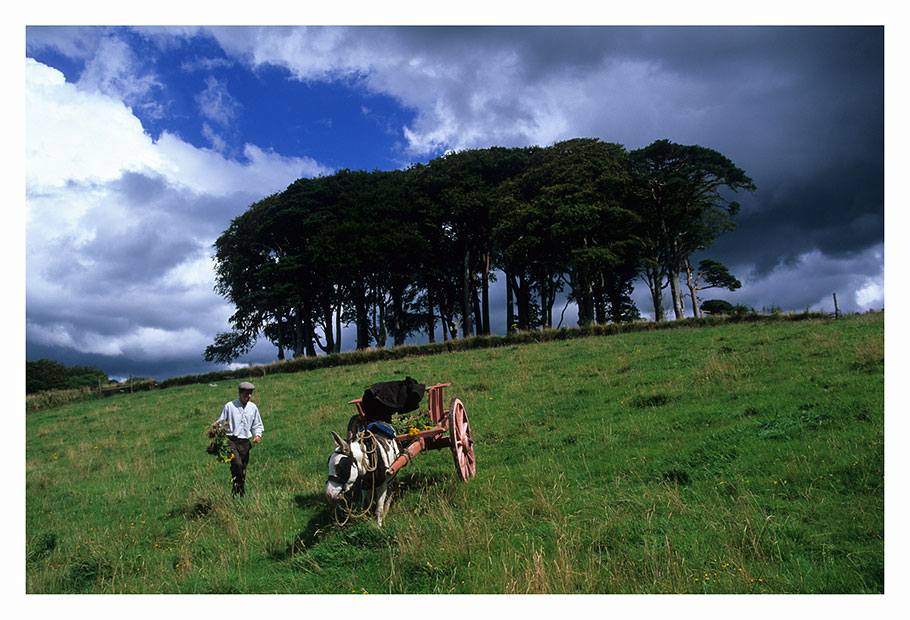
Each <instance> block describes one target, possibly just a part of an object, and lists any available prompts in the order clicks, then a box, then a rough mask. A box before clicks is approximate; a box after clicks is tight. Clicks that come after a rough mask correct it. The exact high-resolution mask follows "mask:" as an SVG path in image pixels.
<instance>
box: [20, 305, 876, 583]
mask: <svg viewBox="0 0 910 620" xmlns="http://www.w3.org/2000/svg"><path fill="white" fill-rule="evenodd" d="M405 375H410V376H413V377H416V378H418V379H419V380H420V381H423V382H426V383H434V382H441V381H451V382H452V383H453V385H452V386H451V387H450V388H448V389H447V392H446V403H447V404H448V400H449V398H451V397H455V396H457V397H459V398H461V399H462V400H463V401H464V403H465V406H466V408H467V411H468V415H469V416H470V421H471V429H472V433H473V436H474V440H475V444H476V457H477V463H478V469H477V477H476V478H474V479H473V480H471V481H469V482H467V483H461V482H459V481H458V480H457V477H456V475H455V468H454V464H453V461H452V456H451V454H450V453H449V452H448V451H435V452H426V453H424V454H421V455H419V456H418V458H417V459H416V460H415V461H414V462H412V463H411V464H410V465H408V466H407V467H405V468H404V470H402V471H401V472H400V473H399V475H398V476H397V484H395V486H394V489H393V500H392V504H391V508H390V512H389V514H388V515H387V517H386V520H385V523H384V525H383V528H382V529H381V530H380V529H378V528H377V527H376V525H375V522H374V521H370V520H366V519H361V520H356V521H354V522H351V523H349V524H348V525H346V526H345V527H338V526H336V525H335V524H334V523H333V521H332V518H331V515H330V513H329V512H328V510H327V508H326V506H325V504H324V502H323V491H324V488H325V477H326V473H327V472H326V460H327V458H328V454H329V452H330V451H331V449H332V440H331V437H330V435H329V431H330V430H337V431H343V430H344V427H345V424H346V422H347V419H348V417H349V416H350V415H351V414H352V413H353V411H354V410H353V408H352V407H351V406H350V405H347V404H346V403H347V401H348V400H350V399H352V398H356V397H359V396H360V395H361V394H362V392H363V389H364V388H365V387H366V386H368V385H370V384H371V383H374V382H377V381H384V380H390V379H399V378H403V377H404V376H405ZM235 383H236V381H234V380H231V381H229V382H221V383H219V384H218V387H217V388H213V387H209V386H208V385H196V386H182V387H174V388H170V389H167V390H155V391H152V392H146V393H136V394H130V395H124V396H116V397H112V398H109V399H106V400H96V401H88V402H82V403H75V404H69V405H64V406H61V407H57V408H54V409H49V410H44V411H39V412H36V413H30V414H29V415H28V416H27V421H26V430H27V438H26V541H25V542H26V591H27V592H29V593H131V592H137V593H220V592H244V593H251V592H261V593H270V592H277V593H352V592H354V593H358V594H359V593H364V592H369V593H701V592H704V593H882V592H883V591H884V317H883V315H882V314H867V315H855V316H850V317H847V318H844V319H842V320H839V321H833V320H818V319H812V320H800V321H797V320H793V321H767V322H766V321H757V322H751V323H742V324H730V325H722V326H717V327H710V328H704V329H676V330H666V331H654V332H644V333H628V334H618V335H613V336H607V337H590V338H580V339H575V340H566V341H551V342H545V343H540V344H523V345H520V346H504V347H498V348H495V349H487V350H482V349H477V350H470V351H464V352H457V353H447V354H441V355H435V356H431V357H414V358H408V359H398V360H390V361H382V362H375V363H367V364H364V365H360V366H347V367H339V368H326V369H317V370H313V371H310V372H305V373H298V374H275V375H269V376H266V377H258V378H256V384H257V391H256V395H255V397H254V399H255V401H256V402H257V404H258V406H259V408H260V411H261V412H262V415H263V420H264V423H265V427H266V432H265V434H264V436H263V443H262V444H261V446H259V447H256V448H254V450H253V453H252V457H251V459H252V460H251V465H250V470H249V476H248V482H247V488H248V493H247V497H246V498H244V499H243V500H242V501H234V500H232V499H231V497H230V482H229V473H228V469H227V465H224V464H220V463H217V462H215V460H214V457H212V456H210V455H208V454H206V453H205V447H206V445H207V438H206V437H205V435H204V431H205V429H206V427H207V425H208V424H209V423H210V422H212V421H214V419H215V418H216V417H217V415H218V413H219V412H220V409H221V406H222V405H223V404H224V402H225V401H227V400H229V399H230V398H233V397H234V396H235V394H234V392H235Z"/></svg>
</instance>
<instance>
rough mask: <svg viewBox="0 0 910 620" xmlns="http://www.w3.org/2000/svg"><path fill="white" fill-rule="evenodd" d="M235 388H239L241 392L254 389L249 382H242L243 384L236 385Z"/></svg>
mask: <svg viewBox="0 0 910 620" xmlns="http://www.w3.org/2000/svg"><path fill="white" fill-rule="evenodd" d="M237 387H238V388H240V389H241V390H254V389H256V386H255V385H253V384H252V383H250V382H249V381H244V382H243V383H241V384H240V385H238V386H237Z"/></svg>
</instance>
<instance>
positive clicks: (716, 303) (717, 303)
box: [701, 299, 733, 314]
mask: <svg viewBox="0 0 910 620" xmlns="http://www.w3.org/2000/svg"><path fill="white" fill-rule="evenodd" d="M701 310H702V312H707V313H708V314H733V304H731V303H730V302H729V301H724V300H723V299H709V300H708V301H706V302H704V303H702V305H701Z"/></svg>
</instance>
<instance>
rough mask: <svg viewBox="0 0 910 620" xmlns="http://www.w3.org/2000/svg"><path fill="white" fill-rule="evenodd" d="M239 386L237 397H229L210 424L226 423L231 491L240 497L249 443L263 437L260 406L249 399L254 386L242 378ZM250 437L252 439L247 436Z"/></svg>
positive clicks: (242, 492) (260, 439) (244, 477)
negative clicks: (229, 400) (216, 417)
mask: <svg viewBox="0 0 910 620" xmlns="http://www.w3.org/2000/svg"><path fill="white" fill-rule="evenodd" d="M237 388H238V397H237V400H232V401H231V402H229V403H227V404H226V405H225V406H224V409H222V410H221V416H220V417H219V418H218V419H217V420H215V423H214V424H212V427H213V428H214V427H216V426H218V424H220V423H222V422H223V423H225V424H226V425H227V438H228V445H229V446H230V447H231V453H232V454H231V482H232V484H233V486H232V489H231V493H232V495H234V496H235V497H238V496H239V497H243V495H244V485H245V483H246V466H247V465H248V464H249V462H250V448H251V447H252V444H254V443H259V442H260V441H262V430H263V427H262V418H260V417H259V408H258V407H256V405H255V404H254V403H252V402H250V399H251V398H252V397H253V390H254V389H255V386H254V385H253V384H252V383H249V382H247V381H244V382H243V383H241V384H240V385H239V386H237ZM251 437H252V442H251V441H250V438H251Z"/></svg>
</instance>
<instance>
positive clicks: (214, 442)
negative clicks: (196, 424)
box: [205, 422, 234, 463]
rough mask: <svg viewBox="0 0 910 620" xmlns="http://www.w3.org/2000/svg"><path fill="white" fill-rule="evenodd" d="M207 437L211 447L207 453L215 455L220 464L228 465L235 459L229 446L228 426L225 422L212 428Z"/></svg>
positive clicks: (209, 429) (207, 449)
mask: <svg viewBox="0 0 910 620" xmlns="http://www.w3.org/2000/svg"><path fill="white" fill-rule="evenodd" d="M206 435H207V436H208V438H209V446H208V448H206V450H205V451H206V452H208V453H209V454H212V455H214V456H215V458H216V459H218V462H219V463H227V462H229V461H230V460H231V459H232V458H233V457H234V453H233V452H231V447H230V446H229V445H228V440H227V426H226V425H225V423H224V422H219V423H218V424H217V425H215V426H210V427H209V428H208V431H207V432H206Z"/></svg>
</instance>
